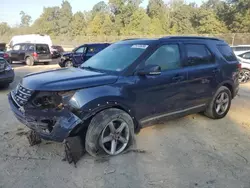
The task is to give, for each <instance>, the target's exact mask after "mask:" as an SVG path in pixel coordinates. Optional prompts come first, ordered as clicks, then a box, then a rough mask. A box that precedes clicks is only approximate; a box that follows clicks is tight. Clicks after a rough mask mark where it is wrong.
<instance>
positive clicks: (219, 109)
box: [205, 86, 232, 119]
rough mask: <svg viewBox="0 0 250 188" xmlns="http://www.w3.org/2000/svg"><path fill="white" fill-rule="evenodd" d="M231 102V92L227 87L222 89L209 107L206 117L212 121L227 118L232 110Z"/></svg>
mask: <svg viewBox="0 0 250 188" xmlns="http://www.w3.org/2000/svg"><path fill="white" fill-rule="evenodd" d="M231 100H232V94H231V91H230V90H229V89H228V88H227V87H225V86H222V87H220V88H219V89H218V90H217V92H216V93H215V95H214V97H213V99H212V101H211V102H210V104H209V105H208V107H207V109H206V111H205V115H206V116H207V117H209V118H212V119H221V118H223V117H225V116H226V115H227V113H228V111H229V109H230V106H231Z"/></svg>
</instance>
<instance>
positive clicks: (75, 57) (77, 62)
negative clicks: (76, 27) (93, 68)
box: [72, 46, 86, 66]
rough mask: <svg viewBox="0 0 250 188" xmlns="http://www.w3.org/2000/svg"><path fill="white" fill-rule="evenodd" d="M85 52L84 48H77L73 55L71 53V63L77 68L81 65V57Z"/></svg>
mask: <svg viewBox="0 0 250 188" xmlns="http://www.w3.org/2000/svg"><path fill="white" fill-rule="evenodd" d="M85 52H86V46H81V47H79V48H78V49H77V50H76V51H75V52H74V53H73V57H72V60H73V63H74V65H75V66H79V65H81V64H82V63H83V59H82V58H83V56H84V54H85Z"/></svg>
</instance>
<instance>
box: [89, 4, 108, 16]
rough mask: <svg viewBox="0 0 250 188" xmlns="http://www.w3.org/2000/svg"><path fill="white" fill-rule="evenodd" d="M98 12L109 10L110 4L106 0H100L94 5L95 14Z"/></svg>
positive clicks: (93, 11)
mask: <svg viewBox="0 0 250 188" xmlns="http://www.w3.org/2000/svg"><path fill="white" fill-rule="evenodd" d="M98 12H102V13H108V12H109V8H108V5H107V4H106V3H105V2H104V1H100V2H99V3H97V4H95V5H94V6H93V9H92V14H93V15H95V14H96V13H98Z"/></svg>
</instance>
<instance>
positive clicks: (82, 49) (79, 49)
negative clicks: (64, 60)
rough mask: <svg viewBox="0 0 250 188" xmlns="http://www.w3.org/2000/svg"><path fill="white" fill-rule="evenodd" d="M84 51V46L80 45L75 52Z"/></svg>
mask: <svg viewBox="0 0 250 188" xmlns="http://www.w3.org/2000/svg"><path fill="white" fill-rule="evenodd" d="M85 51H86V47H85V46H82V47H80V48H78V49H77V50H76V51H75V52H76V53H81V54H82V53H83V52H85Z"/></svg>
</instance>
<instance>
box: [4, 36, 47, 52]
mask: <svg viewBox="0 0 250 188" xmlns="http://www.w3.org/2000/svg"><path fill="white" fill-rule="evenodd" d="M20 43H33V44H35V43H36V44H47V45H48V46H49V47H50V48H51V46H52V40H51V38H50V36H48V35H39V34H30V35H17V36H13V37H12V38H11V40H10V42H9V43H8V45H7V47H8V51H9V50H12V48H13V47H14V46H15V45H16V44H20Z"/></svg>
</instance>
